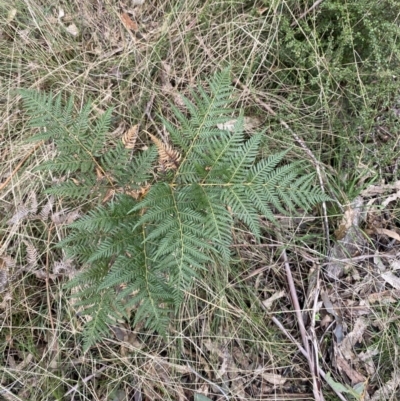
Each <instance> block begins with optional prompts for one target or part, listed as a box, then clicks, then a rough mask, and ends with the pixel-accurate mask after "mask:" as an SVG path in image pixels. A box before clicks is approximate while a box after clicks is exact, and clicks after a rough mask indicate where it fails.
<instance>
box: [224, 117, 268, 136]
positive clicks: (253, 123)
mask: <svg viewBox="0 0 400 401" xmlns="http://www.w3.org/2000/svg"><path fill="white" fill-rule="evenodd" d="M237 123H238V120H237V119H234V120H229V121H227V122H226V123H224V124H217V127H218V129H220V130H223V131H229V132H233V131H234V130H235V126H236V125H237ZM260 124H261V120H260V119H259V118H258V117H244V118H243V129H244V130H245V131H254V130H255V129H256V128H257V127H259V126H260Z"/></svg>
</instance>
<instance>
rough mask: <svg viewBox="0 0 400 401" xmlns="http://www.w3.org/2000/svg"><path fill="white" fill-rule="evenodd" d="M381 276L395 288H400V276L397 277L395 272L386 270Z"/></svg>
mask: <svg viewBox="0 0 400 401" xmlns="http://www.w3.org/2000/svg"><path fill="white" fill-rule="evenodd" d="M381 277H382V278H383V279H384V280H385V281H386V282H387V283H389V284H390V285H391V286H392V287H393V288H396V290H400V278H399V277H397V276H396V275H395V274H393V273H392V272H385V273H382V274H381Z"/></svg>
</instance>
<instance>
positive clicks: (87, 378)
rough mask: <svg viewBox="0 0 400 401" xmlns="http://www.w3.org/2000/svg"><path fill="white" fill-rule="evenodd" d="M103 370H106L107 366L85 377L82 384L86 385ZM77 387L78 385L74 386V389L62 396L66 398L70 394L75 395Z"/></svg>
mask: <svg viewBox="0 0 400 401" xmlns="http://www.w3.org/2000/svg"><path fill="white" fill-rule="evenodd" d="M105 369H107V366H103V367H101V368H100V369H99V370H97V371H96V372H94V373H93V374H91V375H89V376H87V377H85V378H84V379H82V383H87V382H88V381H89V380H92V379H93V378H94V377H95V376H96V375H97V374H99V373H101V372H102V371H103V370H105ZM78 387H79V383H78V384H76V385H75V386H74V387H72V388H71V389H70V390H69V391H68V392H67V393H66V394H64V397H66V396H67V395H70V394H71V393H74V394H75V393H76V391H78Z"/></svg>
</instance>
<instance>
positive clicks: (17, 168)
mask: <svg viewBox="0 0 400 401" xmlns="http://www.w3.org/2000/svg"><path fill="white" fill-rule="evenodd" d="M42 143H43V141H42V142H39V143H37V144H36V145H35V146H34V147H33V149H31V151H30V152H29V153H28V154H27V155H26V156H25V157H24V158H23V159H22V160H21V161H20V162H19V163H18V165H17V167H15V169H14V171H13V172H12V173H11V174H10V176H9V177H8V178H7V179H6V180H5V181H4V182H3V183H2V184H0V191H1V190H2V189H4V188H5V187H6V186H7V185H8V183H9V182H10V181H11V180H12V178H13V177H14V175H15V174H16V173H17V172H18V170H19V169H20V168H21V167H22V165H23V164H24V163H25V162H26V161H27V160H28V158H29V157H30V156H31V154H32V153H33V152H34V151H35V150H36V149H37V148H38V147H39V146H40V145H42Z"/></svg>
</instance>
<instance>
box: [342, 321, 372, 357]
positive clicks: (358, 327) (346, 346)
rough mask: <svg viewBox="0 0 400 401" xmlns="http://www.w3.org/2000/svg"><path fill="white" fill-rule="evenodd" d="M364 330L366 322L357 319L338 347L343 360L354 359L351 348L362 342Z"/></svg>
mask: <svg viewBox="0 0 400 401" xmlns="http://www.w3.org/2000/svg"><path fill="white" fill-rule="evenodd" d="M366 328H367V324H366V322H365V321H364V319H363V318H361V317H359V318H358V319H357V320H356V322H355V324H354V328H353V330H352V331H351V332H350V333H348V334H347V336H346V337H345V338H344V339H343V341H342V342H341V343H340V345H339V347H338V348H339V350H340V352H341V354H342V355H343V356H344V358H346V359H349V360H352V359H353V358H354V353H353V347H354V345H355V344H356V343H358V342H360V341H361V340H362V336H363V334H364V331H365V329H366Z"/></svg>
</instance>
